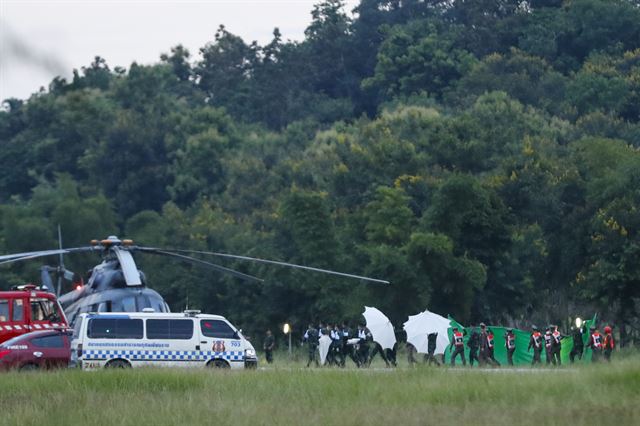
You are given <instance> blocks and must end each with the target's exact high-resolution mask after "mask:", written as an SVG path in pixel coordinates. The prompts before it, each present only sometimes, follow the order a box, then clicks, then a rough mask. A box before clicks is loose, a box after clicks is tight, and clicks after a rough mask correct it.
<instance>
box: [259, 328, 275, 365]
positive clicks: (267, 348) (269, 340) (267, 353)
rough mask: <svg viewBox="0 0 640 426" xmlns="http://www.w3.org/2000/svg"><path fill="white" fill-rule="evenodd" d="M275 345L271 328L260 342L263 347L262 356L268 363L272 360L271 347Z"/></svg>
mask: <svg viewBox="0 0 640 426" xmlns="http://www.w3.org/2000/svg"><path fill="white" fill-rule="evenodd" d="M275 347H276V339H275V338H274V337H273V334H272V333H271V330H267V335H266V336H265V338H264V342H263V343H262V348H263V349H264V357H265V359H266V360H267V362H268V363H269V364H271V363H272V362H273V349H274V348H275Z"/></svg>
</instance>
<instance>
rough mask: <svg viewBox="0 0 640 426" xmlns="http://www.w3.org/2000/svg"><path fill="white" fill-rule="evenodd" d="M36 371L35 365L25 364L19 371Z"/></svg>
mask: <svg viewBox="0 0 640 426" xmlns="http://www.w3.org/2000/svg"><path fill="white" fill-rule="evenodd" d="M37 369H38V366H37V365H35V364H25V365H23V366H22V367H20V371H36V370H37Z"/></svg>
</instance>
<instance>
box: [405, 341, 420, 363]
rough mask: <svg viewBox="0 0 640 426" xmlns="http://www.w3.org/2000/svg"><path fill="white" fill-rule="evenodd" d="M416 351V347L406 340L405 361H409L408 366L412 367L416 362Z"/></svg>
mask: <svg viewBox="0 0 640 426" xmlns="http://www.w3.org/2000/svg"><path fill="white" fill-rule="evenodd" d="M417 353H418V350H417V349H416V347H415V346H413V344H411V343H409V342H407V362H408V363H409V366H410V367H413V366H414V365H416V363H417V362H418V360H417V359H416V354H417Z"/></svg>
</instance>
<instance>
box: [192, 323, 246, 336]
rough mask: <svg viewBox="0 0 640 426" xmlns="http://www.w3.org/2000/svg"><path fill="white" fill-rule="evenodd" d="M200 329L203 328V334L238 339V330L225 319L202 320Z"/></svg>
mask: <svg viewBox="0 0 640 426" xmlns="http://www.w3.org/2000/svg"><path fill="white" fill-rule="evenodd" d="M200 329H201V330H202V334H203V335H205V336H207V337H216V338H219V339H237V336H236V332H235V331H234V330H233V328H231V327H230V326H229V324H227V323H226V322H224V321H220V320H202V321H200Z"/></svg>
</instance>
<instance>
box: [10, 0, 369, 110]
mask: <svg viewBox="0 0 640 426" xmlns="http://www.w3.org/2000/svg"><path fill="white" fill-rule="evenodd" d="M318 1H319V0H200V1H195V0H184V1H180V0H171V1H168V0H167V1H162V0H137V1H123V0H75V1H73V0H66V1H62V0H38V1H36V0H0V100H3V99H6V98H10V97H17V98H23V99H25V98H28V97H29V95H30V94H31V93H33V92H36V91H37V90H38V89H39V88H40V87H41V86H45V87H47V86H48V84H49V82H50V81H51V80H52V79H53V78H54V77H55V76H56V75H62V76H64V77H66V78H67V79H68V78H69V77H70V76H71V75H72V70H73V69H74V68H77V69H79V68H80V67H82V66H87V65H89V64H90V63H91V61H92V60H93V58H94V56H96V55H99V56H102V57H103V58H105V59H106V61H107V64H108V65H109V66H110V67H111V69H113V68H114V67H115V66H118V65H120V66H124V67H126V68H129V65H130V64H131V62H133V61H136V62H138V63H142V64H149V63H153V62H157V61H158V60H159V57H160V54H161V53H163V52H169V50H170V48H171V47H173V46H176V45H177V44H183V45H184V46H186V47H187V48H188V49H189V50H190V51H191V54H192V56H196V57H198V56H197V55H198V51H199V48H201V47H202V46H204V45H205V44H206V43H207V42H208V41H212V40H213V37H214V34H215V32H216V29H217V28H218V26H219V25H220V24H224V25H225V26H226V28H227V30H228V31H230V32H232V33H234V34H237V35H239V36H241V37H242V38H243V39H244V40H245V42H247V43H248V42H251V41H253V40H257V41H258V42H259V43H260V44H264V43H266V42H268V41H269V40H271V38H272V33H273V29H274V28H275V27H278V28H279V29H280V32H281V33H282V37H283V39H285V40H287V39H291V40H301V39H303V38H304V29H305V28H306V27H307V25H308V24H309V22H310V21H311V10H312V9H313V5H314V4H315V3H317V2H318ZM345 3H346V4H347V7H346V9H347V10H348V11H351V10H352V9H353V8H354V7H355V6H356V5H357V4H358V0H347V1H345Z"/></svg>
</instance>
